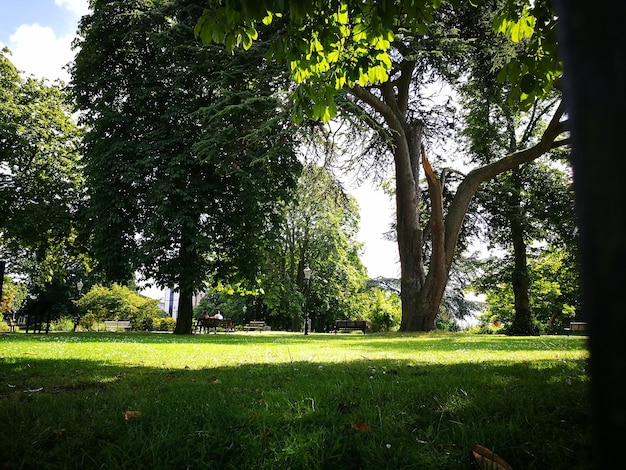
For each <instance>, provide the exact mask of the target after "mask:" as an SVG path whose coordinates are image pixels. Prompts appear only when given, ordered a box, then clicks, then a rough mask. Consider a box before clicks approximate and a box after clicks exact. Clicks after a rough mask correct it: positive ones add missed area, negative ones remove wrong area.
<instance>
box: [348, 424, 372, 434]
mask: <svg viewBox="0 0 626 470" xmlns="http://www.w3.org/2000/svg"><path fill="white" fill-rule="evenodd" d="M352 429H354V430H355V431H361V432H365V431H369V430H370V427H369V426H368V424H367V423H361V422H359V423H354V424H353V425H352Z"/></svg>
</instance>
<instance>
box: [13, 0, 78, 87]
mask: <svg viewBox="0 0 626 470" xmlns="http://www.w3.org/2000/svg"><path fill="white" fill-rule="evenodd" d="M58 1H62V0H58ZM65 1H67V0H65ZM9 39H10V42H11V46H10V49H11V52H12V55H11V56H10V60H11V62H13V65H15V67H16V68H17V69H18V70H21V71H23V72H25V74H26V75H27V76H29V75H34V76H35V77H37V78H47V79H49V80H51V81H54V80H56V79H57V78H60V79H61V80H63V81H65V82H68V81H69V74H68V73H67V71H65V70H63V67H65V65H67V63H68V62H71V61H72V60H73V59H74V53H73V52H72V49H71V44H72V40H73V36H72V35H68V36H63V37H57V36H56V33H55V32H54V31H53V30H52V28H49V27H46V26H41V25H39V24H37V23H35V24H29V25H21V26H19V27H18V28H17V29H16V31H15V33H14V34H12V35H11V37H10V38H9Z"/></svg>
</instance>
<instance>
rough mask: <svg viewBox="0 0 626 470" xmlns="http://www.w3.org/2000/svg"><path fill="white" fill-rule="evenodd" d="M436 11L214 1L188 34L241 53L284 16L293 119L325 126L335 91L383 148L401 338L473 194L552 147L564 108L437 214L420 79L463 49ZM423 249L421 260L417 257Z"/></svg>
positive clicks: (435, 305) (429, 312) (283, 48)
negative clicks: (295, 109)
mask: <svg viewBox="0 0 626 470" xmlns="http://www.w3.org/2000/svg"><path fill="white" fill-rule="evenodd" d="M439 3H440V2H428V1H425V2H399V3H397V4H396V3H395V2H369V1H367V2H332V1H330V2H302V3H298V4H297V5H298V6H297V7H296V5H295V4H292V5H291V7H290V8H291V9H290V10H289V11H282V10H280V6H279V3H274V2H262V6H259V7H258V8H257V7H253V6H252V4H251V3H248V2H243V3H238V4H234V3H230V2H224V5H225V6H220V7H219V8H216V9H213V10H205V14H204V15H203V17H202V19H201V20H200V22H199V23H198V27H197V32H198V33H199V34H200V36H201V37H203V38H204V39H205V40H207V41H211V40H223V39H225V40H226V42H227V44H230V45H231V46H233V47H234V46H235V45H236V44H237V42H238V40H237V38H241V42H242V43H243V45H244V46H247V44H248V42H247V41H248V40H247V39H246V38H251V37H252V36H253V34H251V31H252V30H253V29H254V27H255V25H256V24H257V22H260V21H261V20H264V21H265V22H266V23H267V22H269V21H271V19H272V15H273V14H274V13H275V12H277V11H278V12H280V13H283V14H285V15H289V18H290V21H291V23H290V26H289V27H288V28H287V31H288V34H287V33H286V34H285V35H284V36H283V37H282V38H283V41H282V42H280V41H279V42H278V45H277V46H275V49H274V52H275V53H276V55H277V56H279V57H287V58H289V59H291V62H290V64H291V67H292V76H293V78H294V80H295V81H296V82H298V83H300V87H299V88H298V90H297V97H298V102H299V103H300V105H301V113H302V115H303V116H304V115H305V114H308V115H311V116H312V117H313V118H323V119H329V118H330V116H331V115H332V114H333V112H332V108H333V106H334V104H333V102H332V99H333V98H334V97H335V92H334V91H333V90H334V89H336V88H337V89H339V88H341V89H343V90H344V91H346V92H348V93H349V94H350V95H351V97H352V99H351V106H352V108H351V110H352V112H355V110H356V112H358V113H359V116H360V117H361V120H362V121H363V122H365V123H366V124H368V125H370V126H371V127H372V130H373V132H374V133H375V135H376V137H377V138H378V139H379V141H380V142H381V143H382V144H383V145H379V146H378V147H376V148H383V149H384V151H385V152H388V153H389V154H391V156H392V158H393V166H394V170H395V179H396V207H397V235H398V246H399V253H400V266H401V284H402V285H401V295H402V324H401V329H402V330H405V331H413V330H423V331H427V330H431V329H433V328H434V327H435V319H436V317H437V315H438V312H439V305H440V303H441V299H442V296H443V293H444V291H445V287H446V282H447V278H448V275H449V272H450V268H451V266H452V262H453V257H454V252H455V249H456V245H457V241H458V237H459V232H460V229H461V227H462V224H463V219H464V217H465V213H466V211H467V208H468V205H469V203H470V201H471V199H472V197H473V195H474V193H475V191H476V190H477V189H478V187H479V186H480V185H481V184H482V183H484V182H486V181H488V180H490V179H491V178H493V177H495V176H496V175H498V174H500V173H503V172H505V171H508V170H511V169H512V168H515V167H517V166H519V165H522V164H524V163H527V162H529V161H532V160H534V159H536V158H538V157H539V156H541V155H543V154H544V153H546V152H547V151H548V150H550V149H551V148H553V147H554V146H555V145H559V144H555V141H556V139H557V137H558V136H559V135H560V134H561V133H562V132H563V131H564V127H563V125H562V123H561V122H560V120H561V117H562V116H563V114H564V108H563V106H558V107H557V108H556V111H555V113H554V115H553V117H552V120H551V122H550V123H549V125H548V126H547V127H546V128H545V130H544V132H543V134H542V135H541V138H540V139H539V140H538V141H537V142H536V143H535V144H534V145H530V146H529V147H527V148H524V149H518V150H515V151H514V152H512V153H510V154H507V155H504V156H501V158H500V159H498V160H497V161H494V162H492V163H489V164H487V165H484V166H482V167H479V168H476V169H474V170H472V171H471V172H470V173H469V174H468V175H467V176H466V177H465V179H464V180H463V181H462V182H461V183H460V184H459V186H458V188H457V191H456V194H455V196H454V198H453V200H452V201H451V202H450V204H449V205H447V206H445V207H444V200H443V198H442V191H443V187H444V181H442V178H440V177H439V176H438V175H437V174H436V173H435V171H434V169H433V167H432V165H431V163H430V161H429V160H428V158H427V156H426V148H425V145H424V143H425V142H424V138H423V137H424V132H425V122H426V119H425V116H424V114H423V113H420V109H419V104H420V103H419V102H417V103H416V101H418V100H419V91H420V89H421V88H420V87H421V86H422V85H423V84H424V83H425V82H426V81H427V78H428V77H429V76H432V75H433V74H434V75H436V76H439V77H441V78H442V79H446V78H451V77H453V76H454V75H452V74H451V72H454V70H453V69H452V68H451V67H452V66H454V65H456V66H461V65H462V64H463V63H464V62H463V58H464V57H466V56H467V55H468V54H470V53H471V49H468V47H470V46H469V45H468V44H467V43H463V42H461V41H459V37H458V34H457V31H458V28H459V27H461V26H462V24H460V23H459V22H458V18H457V17H456V16H455V13H456V12H457V10H454V9H451V8H441V9H440V10H437V11H436V12H435V11H433V7H434V6H438V5H439ZM241 5H243V7H242V8H239V6H241ZM540 6H541V7H545V5H543V4H542V5H540ZM270 7H271V8H270ZM538 7H539V6H538ZM458 11H460V12H463V11H464V10H462V9H460V8H459V9H458ZM268 12H269V13H268ZM270 13H271V14H270ZM316 20H317V21H318V22H316ZM546 21H548V20H546ZM548 22H549V21H548ZM241 25H243V27H241ZM370 28H371V29H370ZM540 29H541V28H540ZM255 31H256V30H255ZM520 34H521V33H520ZM524 34H525V33H524ZM524 34H521V36H524ZM306 37H308V38H310V40H307V39H306ZM233 38H235V39H233ZM276 51H278V52H276ZM387 51H389V53H388V52H387ZM335 59H336V60H335ZM314 90H317V91H314ZM320 95H322V96H321V97H320ZM316 100H317V102H316ZM320 100H321V101H320ZM329 109H330V111H329ZM296 114H297V115H296V117H297V118H299V117H300V115H299V114H298V113H296ZM426 130H427V131H428V130H430V129H428V128H426ZM421 167H423V173H422V168H421ZM422 174H423V175H424V176H425V178H426V181H427V184H428V189H427V191H428V196H429V199H430V210H431V212H430V214H429V217H428V222H427V223H426V224H425V225H423V224H422V220H421V211H422V208H421V207H420V204H419V202H420V194H421V191H422V190H421V188H420V179H421V177H422ZM427 242H428V243H429V244H430V253H429V255H430V256H429V259H428V260H426V259H425V257H424V247H425V244H426V243H427ZM426 262H428V267H426V265H425V263H426Z"/></svg>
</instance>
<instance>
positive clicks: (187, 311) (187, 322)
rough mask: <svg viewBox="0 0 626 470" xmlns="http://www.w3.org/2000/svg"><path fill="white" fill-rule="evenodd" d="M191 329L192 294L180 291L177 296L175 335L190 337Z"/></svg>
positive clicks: (187, 291)
mask: <svg viewBox="0 0 626 470" xmlns="http://www.w3.org/2000/svg"><path fill="white" fill-rule="evenodd" d="M192 329H193V292H191V291H190V290H187V289H181V290H180V293H179V296H178V318H177V319H176V328H175V329H174V334H175V335H190V334H191V333H192Z"/></svg>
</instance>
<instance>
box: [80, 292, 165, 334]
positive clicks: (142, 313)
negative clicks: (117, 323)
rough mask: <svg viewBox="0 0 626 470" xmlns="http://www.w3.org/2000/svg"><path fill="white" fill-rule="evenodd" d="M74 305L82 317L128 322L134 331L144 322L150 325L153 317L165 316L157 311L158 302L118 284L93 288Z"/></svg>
mask: <svg viewBox="0 0 626 470" xmlns="http://www.w3.org/2000/svg"><path fill="white" fill-rule="evenodd" d="M76 304H77V305H78V308H79V310H80V312H81V314H82V316H85V315H93V321H104V320H130V321H131V323H132V325H133V328H135V329H142V325H143V323H144V322H146V321H150V322H151V323H152V319H153V318H154V317H157V318H160V317H164V316H165V313H164V312H162V311H161V310H160V309H159V306H158V304H159V301H158V300H154V299H149V298H147V297H144V296H142V295H139V294H137V293H136V292H134V291H132V290H131V289H129V288H128V287H126V286H121V285H119V284H113V285H112V286H111V287H104V286H101V285H96V286H93V287H92V288H91V289H89V292H87V293H86V294H85V295H83V296H82V297H81V298H80V299H79V300H78V301H77V302H76ZM87 318H88V319H90V318H91V317H87ZM86 321H87V320H85V321H84V322H83V323H85V322H86ZM89 321H91V320H89ZM86 327H87V326H86ZM87 329H89V328H87ZM143 329H145V328H143ZM148 329H151V328H148Z"/></svg>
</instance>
